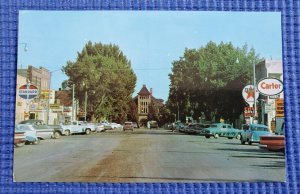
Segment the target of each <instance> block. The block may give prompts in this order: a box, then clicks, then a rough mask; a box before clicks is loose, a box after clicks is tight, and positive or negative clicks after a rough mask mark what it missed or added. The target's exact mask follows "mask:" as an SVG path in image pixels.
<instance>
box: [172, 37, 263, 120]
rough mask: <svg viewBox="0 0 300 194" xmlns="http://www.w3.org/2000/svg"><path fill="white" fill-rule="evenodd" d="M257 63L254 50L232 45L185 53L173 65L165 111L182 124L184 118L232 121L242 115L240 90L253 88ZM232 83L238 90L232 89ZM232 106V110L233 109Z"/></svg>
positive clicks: (214, 44) (213, 44) (215, 46)
mask: <svg viewBox="0 0 300 194" xmlns="http://www.w3.org/2000/svg"><path fill="white" fill-rule="evenodd" d="M258 61H259V56H258V55H257V54H256V53H255V50H254V49H253V48H251V49H250V50H248V47H247V45H246V44H245V45H244V46H243V47H242V48H237V47H234V46H233V45H232V44H231V43H223V42H221V43H220V44H219V45H217V44H216V43H213V42H209V43H208V44H207V45H206V46H205V47H201V48H199V49H185V51H184V54H183V57H181V58H180V59H179V60H177V61H174V62H173V67H172V73H171V74H169V77H170V81H171V84H170V92H169V99H168V107H169V109H170V110H171V112H172V113H174V114H177V112H179V114H180V115H179V116H180V119H181V120H185V116H191V113H192V114H193V117H194V118H195V119H196V118H197V119H198V118H203V117H205V118H206V120H217V119H219V118H220V117H221V116H222V117H223V118H224V119H228V120H231V121H232V120H234V119H235V118H237V117H238V115H239V114H241V111H242V108H243V106H244V101H243V99H242V96H241V91H242V87H243V86H244V85H246V84H252V76H253V71H252V64H254V63H257V62H258ZM235 82H241V83H240V84H239V86H238V87H235V88H231V86H232V85H236V84H233V83H235ZM233 106H234V107H233Z"/></svg>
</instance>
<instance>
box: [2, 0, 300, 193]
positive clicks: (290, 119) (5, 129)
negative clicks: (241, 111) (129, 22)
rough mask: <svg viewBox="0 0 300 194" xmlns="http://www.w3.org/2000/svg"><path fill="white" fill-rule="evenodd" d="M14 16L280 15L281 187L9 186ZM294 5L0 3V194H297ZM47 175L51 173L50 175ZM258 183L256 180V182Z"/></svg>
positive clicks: (248, 0) (129, 0) (261, 1)
mask: <svg viewBox="0 0 300 194" xmlns="http://www.w3.org/2000/svg"><path fill="white" fill-rule="evenodd" d="M19 10H186V11H187V10H194V11H195V10H199V11H200V10H201V11H260V12H262V11H263V12H264V11H276V12H281V15H282V42H283V53H282V55H283V56H282V57H283V67H284V86H285V91H284V92H285V115H286V117H285V119H286V162H287V163H286V164H287V165H286V171H287V175H286V182H285V183H279V182H271V183H265V182H257V183H256V182H252V183H245V182H244V183H238V182H236V183H213V182H212V183H14V182H13V180H12V172H13V151H14V147H13V143H12V142H13V127H14V120H15V118H14V115H15V94H16V89H15V86H16V67H17V36H18V11H19ZM299 14H300V1H299V0H286V1H284V0H275V1H274V0H201V1H196V0H186V1H185V0H177V1H176V0H175V1H170V0H167V1H163V0H147V1H143V0H120V1H117V0H102V1H100V0H94V1H87V0H65V1H63V0H27V1H25V0H23V1H21V0H19V1H17V0H9V1H6V0H1V1H0V61H1V63H0V86H1V87H0V146H1V147H0V154H1V155H0V170H1V172H0V193H117V194H119V193H166V194H168V193H298V192H299V190H300V173H299V171H300V170H299V169H300V167H299V166H300V164H299V163H300V155H299V142H300V130H299V129H300V128H299V126H300V123H299V116H300V114H299V105H300V102H299V91H300V76H299V72H300V68H299V67H300V66H299V65H300V64H299V63H300V59H299V48H300V43H299V38H300V34H299V31H300V27H299V23H300V18H299ZM50 170H51V169H50ZM257 178H258V179H259V177H257Z"/></svg>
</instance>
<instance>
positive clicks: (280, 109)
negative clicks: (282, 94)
mask: <svg viewBox="0 0 300 194" xmlns="http://www.w3.org/2000/svg"><path fill="white" fill-rule="evenodd" d="M275 110H276V117H284V102H283V99H282V98H280V99H277V100H276V101H275Z"/></svg>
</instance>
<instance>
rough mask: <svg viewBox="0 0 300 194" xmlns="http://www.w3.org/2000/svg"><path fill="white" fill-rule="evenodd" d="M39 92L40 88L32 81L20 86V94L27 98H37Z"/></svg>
mask: <svg viewBox="0 0 300 194" xmlns="http://www.w3.org/2000/svg"><path fill="white" fill-rule="evenodd" d="M38 94H39V90H38V88H37V87H36V86H35V85H32V84H30V83H28V84H25V85H22V86H20V88H19V96H20V97H21V98H24V99H26V100H29V99H32V98H35V97H36V96H37V95H38Z"/></svg>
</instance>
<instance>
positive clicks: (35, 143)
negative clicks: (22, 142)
mask: <svg viewBox="0 0 300 194" xmlns="http://www.w3.org/2000/svg"><path fill="white" fill-rule="evenodd" d="M40 142H41V140H40V139H39V138H37V140H35V141H34V142H32V144H33V145H38V144H39V143H40Z"/></svg>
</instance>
